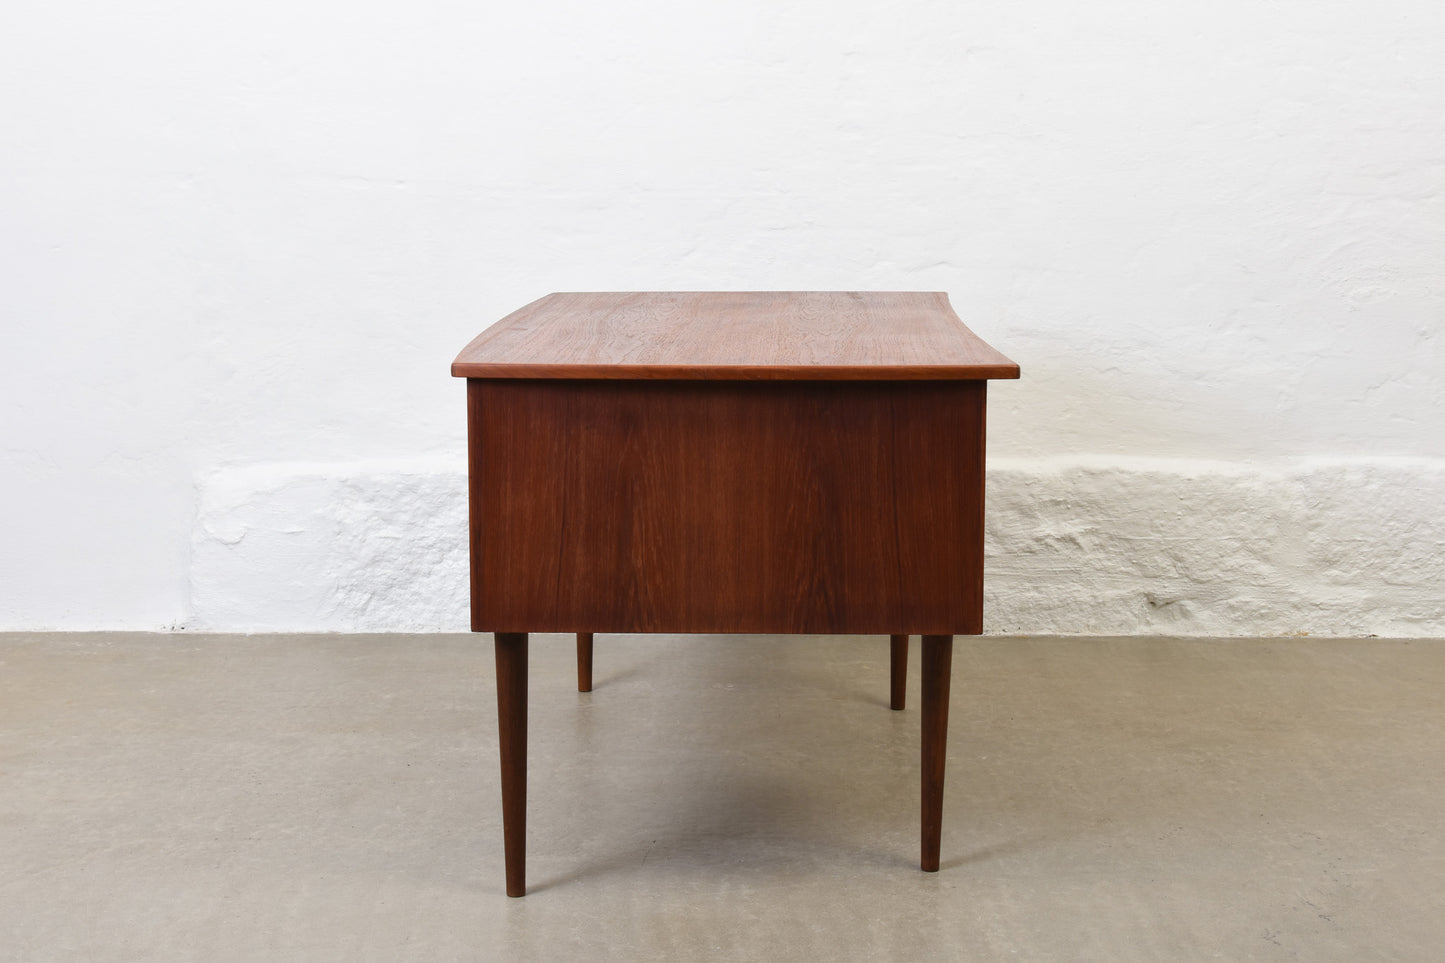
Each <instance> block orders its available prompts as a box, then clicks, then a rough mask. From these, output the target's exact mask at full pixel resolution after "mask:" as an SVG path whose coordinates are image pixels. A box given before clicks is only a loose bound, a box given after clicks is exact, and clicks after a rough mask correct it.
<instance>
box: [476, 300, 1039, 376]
mask: <svg viewBox="0 0 1445 963" xmlns="http://www.w3.org/2000/svg"><path fill="white" fill-rule="evenodd" d="M451 373H452V374H453V375H454V376H456V377H459V378H499V379H518V378H521V379H581V380H677V381H979V380H984V379H1010V378H1017V377H1018V376H1019V367H1018V365H1017V364H1015V363H1014V362H1012V361H1010V360H1009V359H1008V358H1006V357H1004V356H1003V355H1002V354H1000V353H999V352H998V351H996V350H994V349H993V348H992V347H990V346H989V345H988V344H987V343H986V342H984V341H983V339H981V338H979V337H978V336H977V335H976V334H974V333H973V332H972V331H970V330H969V329H968V327H967V326H965V325H964V323H963V322H962V321H961V320H960V319H959V317H958V315H957V314H955V313H954V311H953V308H952V306H951V305H950V304H949V301H948V295H947V294H945V293H942V292H916V291H712V292H704V291H665V292H608V293H601V292H598V293H558V294H549V295H547V296H546V297H543V298H539V299H537V300H536V301H533V302H532V303H531V304H528V305H526V306H525V307H523V308H520V309H518V310H517V311H514V312H512V313H511V314H509V315H507V316H506V317H505V318H503V319H502V320H500V321H498V322H497V323H496V324H494V325H492V326H491V327H489V328H487V329H486V330H485V331H483V332H482V333H481V334H479V335H478V336H477V337H476V338H474V339H473V340H472V342H471V343H470V344H468V345H467V346H466V347H465V348H463V349H462V352H461V354H459V355H458V356H457V359H456V361H454V362H453V363H452V371H451Z"/></svg>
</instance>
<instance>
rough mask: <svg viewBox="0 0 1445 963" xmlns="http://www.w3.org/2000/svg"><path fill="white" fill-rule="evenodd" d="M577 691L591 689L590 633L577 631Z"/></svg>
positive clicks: (588, 690)
mask: <svg viewBox="0 0 1445 963" xmlns="http://www.w3.org/2000/svg"><path fill="white" fill-rule="evenodd" d="M577 691H578V692H591V691H592V633H591V632H578V633H577Z"/></svg>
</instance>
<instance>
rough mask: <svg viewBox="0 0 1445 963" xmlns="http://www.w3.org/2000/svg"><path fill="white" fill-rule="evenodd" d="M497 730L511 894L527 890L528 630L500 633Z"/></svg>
mask: <svg viewBox="0 0 1445 963" xmlns="http://www.w3.org/2000/svg"><path fill="white" fill-rule="evenodd" d="M496 650H497V731H498V733H499V735H500V741H501V748H502V848H503V850H504V852H505V854H506V862H507V895H508V896H522V895H524V894H525V893H526V892H527V633H525V632H498V633H496Z"/></svg>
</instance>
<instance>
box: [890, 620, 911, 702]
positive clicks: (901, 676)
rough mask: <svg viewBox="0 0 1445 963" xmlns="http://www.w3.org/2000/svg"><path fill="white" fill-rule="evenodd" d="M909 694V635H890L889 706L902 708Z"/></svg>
mask: <svg viewBox="0 0 1445 963" xmlns="http://www.w3.org/2000/svg"><path fill="white" fill-rule="evenodd" d="M907 696H908V636H906V635H890V636H889V637H888V708H890V709H902V708H903V703H904V701H905V700H906V699H907Z"/></svg>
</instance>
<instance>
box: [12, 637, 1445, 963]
mask: <svg viewBox="0 0 1445 963" xmlns="http://www.w3.org/2000/svg"><path fill="white" fill-rule="evenodd" d="M917 647H918V644H917V640H915V642H914V652H913V654H912V655H913V657H912V660H911V661H912V666H913V674H912V678H911V679H910V693H909V694H910V707H909V709H908V710H907V711H905V712H900V713H895V712H890V711H888V709H887V708H886V698H887V671H888V670H887V649H888V644H887V640H886V639H885V638H883V637H877V638H854V637H849V638H826V637H801V638H771V637H745V636H743V637H717V636H682V637H669V636H632V637H625V636H599V637H598V639H597V670H596V677H597V689H596V691H595V692H593V693H591V694H588V695H582V694H579V693H577V692H576V691H575V675H574V668H573V662H572V657H573V650H572V640H571V637H569V636H534V637H533V641H532V661H531V665H532V679H531V693H532V706H531V716H530V725H531V753H532V756H531V759H532V764H531V773H530V779H531V787H530V788H531V796H530V800H529V817H530V834H529V862H530V866H529V870H530V873H529V882H530V885H531V889H530V893H529V895H528V896H527V897H526V898H525V899H520V900H515V899H508V898H507V897H506V896H504V895H503V890H502V881H503V880H502V861H501V827H500V813H499V809H500V806H499V792H498V787H497V775H496V768H497V757H496V743H495V740H496V717H495V702H494V698H493V693H492V688H491V645H490V640H489V638H487V637H470V636H402V635H392V636H374V637H373V636H339V637H338V636H242V637H235V636H192V635H134V634H118V635H85V636H78V635H6V636H0V958H3V959H6V960H77V959H85V960H199V959H205V960H346V961H355V960H388V961H390V960H402V959H406V960H429V961H430V960H452V959H456V960H508V959H517V960H549V961H550V960H568V959H587V960H606V959H616V960H678V959H698V958H714V959H737V960H779V959H798V960H805V959H806V960H817V959H898V960H918V959H925V958H928V959H960V960H968V959H981V960H989V959H1001V958H1006V957H1017V958H1021V959H1030V960H1039V959H1068V960H1110V961H1116V960H1203V959H1213V958H1220V959H1228V960H1247V959H1262V960H1275V959H1281V960H1282V959H1305V960H1351V961H1354V960H1360V959H1366V958H1368V959H1407V960H1431V959H1438V958H1440V954H1441V953H1442V947H1445V914H1442V913H1441V912H1440V910H1441V905H1442V902H1445V894H1442V890H1445V842H1442V826H1445V753H1442V750H1445V643H1439V642H1407V641H1384V640H1378V639H1369V640H1346V641H1325V640H1234V641H1179V640H1161V639H1017V638H984V639H962V638H961V639H959V641H958V644H957V646H956V650H955V655H954V686H953V713H952V720H951V735H950V745H949V771H948V776H949V783H948V794H947V802H946V809H945V825H944V835H943V870H942V872H940V873H938V874H936V875H932V874H923V873H920V872H919V871H918V870H917V868H916V865H917V859H918V839H917V820H918V815H917V808H918V769H917V765H918V763H917V753H918V712H917V698H916V696H917V692H918V678H917V666H918V653H917Z"/></svg>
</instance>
